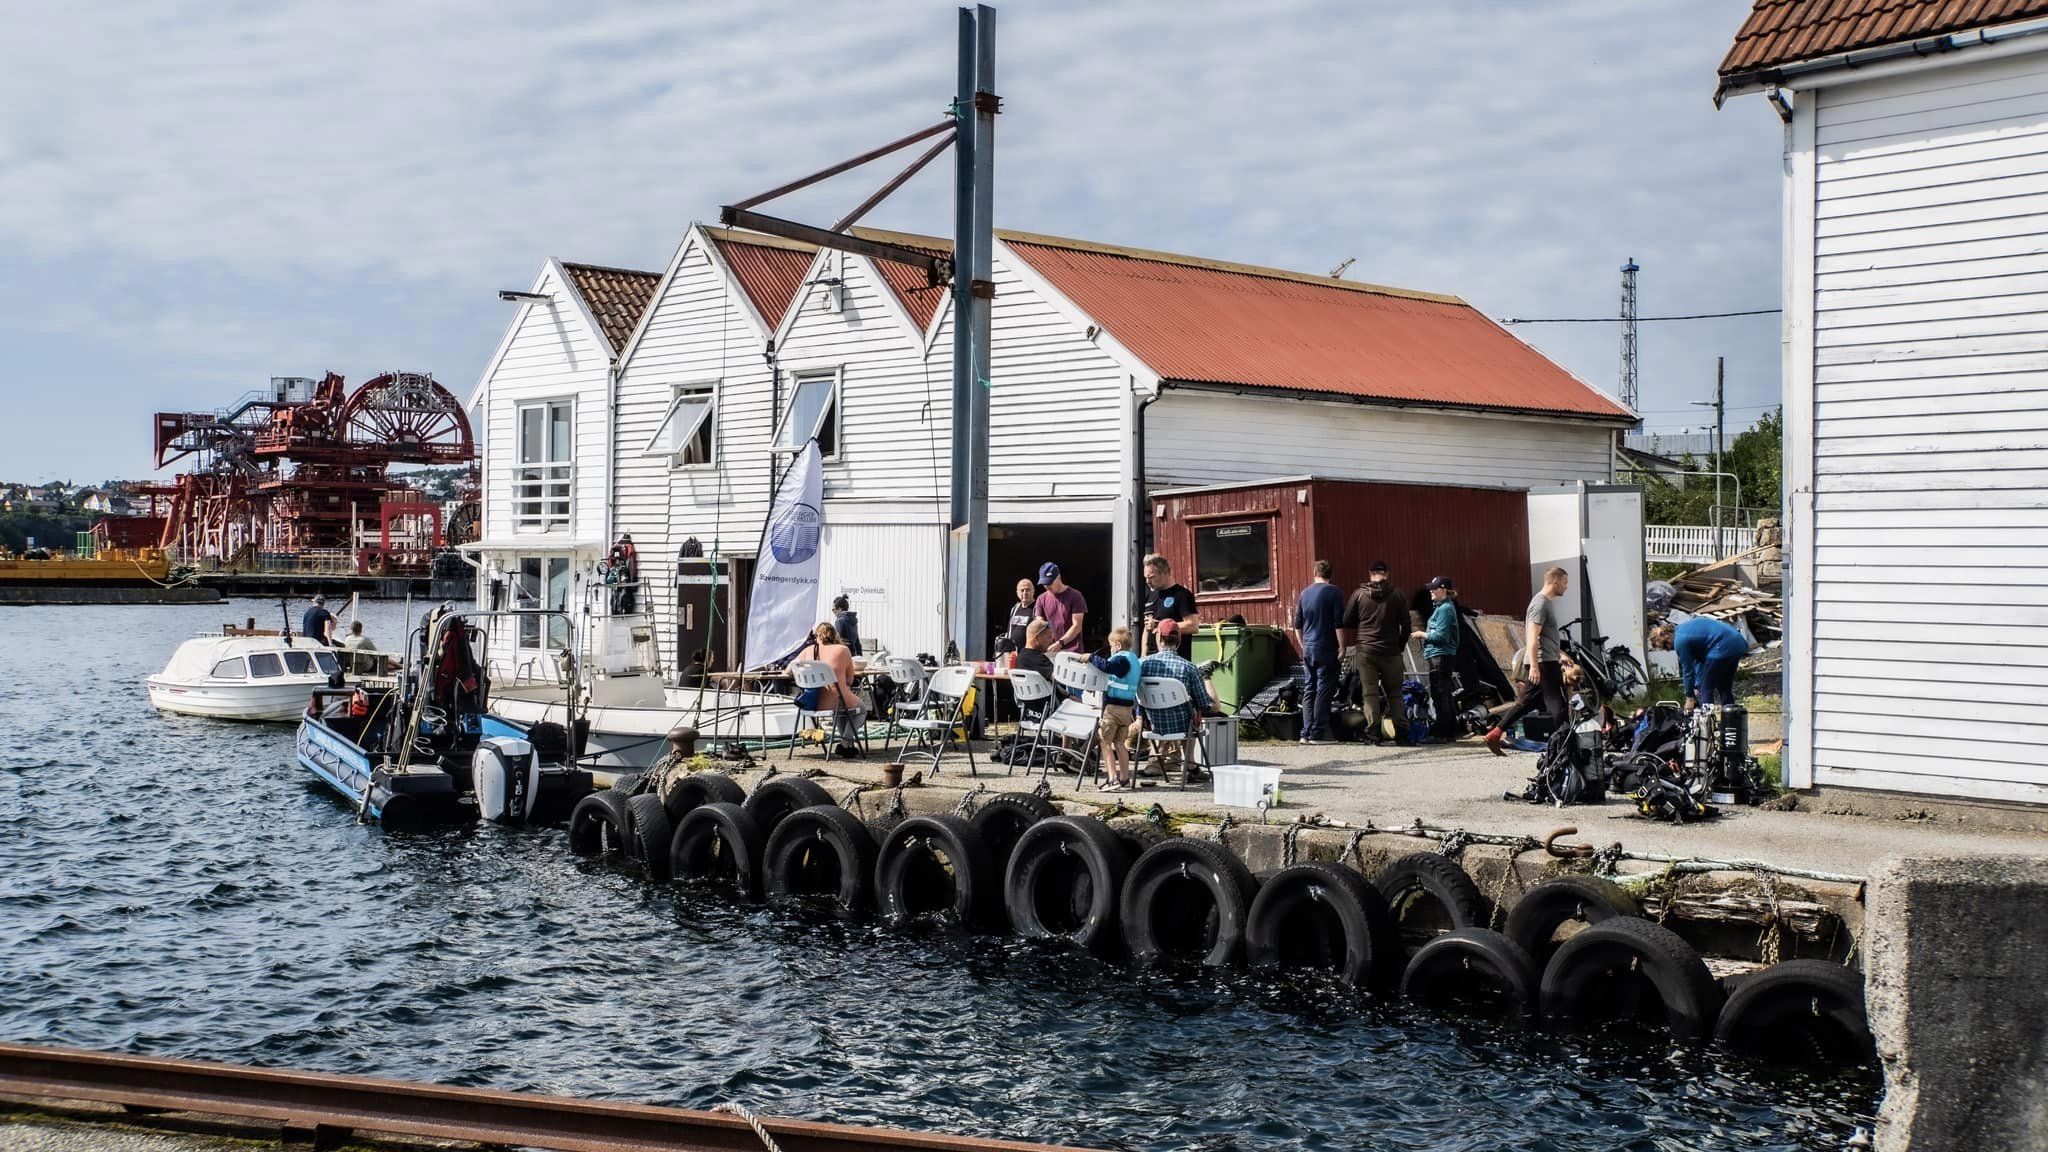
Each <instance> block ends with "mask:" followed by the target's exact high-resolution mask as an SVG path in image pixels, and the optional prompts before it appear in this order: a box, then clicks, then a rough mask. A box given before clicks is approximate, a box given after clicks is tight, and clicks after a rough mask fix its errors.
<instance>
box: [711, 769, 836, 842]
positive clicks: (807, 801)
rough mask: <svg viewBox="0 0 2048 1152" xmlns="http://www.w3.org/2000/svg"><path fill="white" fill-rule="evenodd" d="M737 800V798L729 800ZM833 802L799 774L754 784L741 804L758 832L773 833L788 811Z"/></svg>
mask: <svg viewBox="0 0 2048 1152" xmlns="http://www.w3.org/2000/svg"><path fill="white" fill-rule="evenodd" d="M732 803H739V801H732ZM830 803H832V797H831V795H830V794H829V793H827V792H826V791H825V790H824V789H823V788H821V787H819V786H818V785H817V784H815V783H813V782H811V781H809V780H806V779H804V778H803V777H801V776H771V777H769V778H768V779H766V780H763V781H761V782H760V783H759V784H756V785H754V791H753V792H752V794H750V795H749V796H748V797H747V799H746V802H745V803H744V804H742V805H741V807H743V808H745V809H746V810H747V815H749V816H752V817H753V818H754V823H755V824H758V825H760V827H761V835H763V836H771V837H772V836H774V835H775V826H776V825H777V824H780V823H782V821H783V820H784V819H785V818H787V817H788V816H789V815H790V813H792V812H796V811H798V810H799V809H803V808H815V807H817V806H818V805H820V804H830Z"/></svg>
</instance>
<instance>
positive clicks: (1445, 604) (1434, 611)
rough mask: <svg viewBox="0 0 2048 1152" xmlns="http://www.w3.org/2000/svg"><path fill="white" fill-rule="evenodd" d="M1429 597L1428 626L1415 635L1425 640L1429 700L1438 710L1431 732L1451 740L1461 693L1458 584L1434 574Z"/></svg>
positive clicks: (1454, 737) (1444, 739) (1424, 655)
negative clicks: (1457, 686)
mask: <svg viewBox="0 0 2048 1152" xmlns="http://www.w3.org/2000/svg"><path fill="white" fill-rule="evenodd" d="M1429 599H1430V602H1431V603H1432V604H1434V605H1435V607H1434V608H1431V609H1430V612H1429V623H1428V625H1426V626H1425V627H1424V628H1423V630H1422V631H1420V632H1417V633H1416V634H1415V639H1417V640H1420V641H1422V658H1423V659H1424V660H1427V661H1429V703H1430V707H1431V708H1432V709H1433V710H1434V711H1435V712H1436V723H1435V724H1434V725H1433V726H1432V727H1431V729H1430V735H1431V736H1434V737H1435V738H1437V739H1438V740H1442V741H1445V742H1449V741H1451V740H1455V739H1457V737H1458V731H1457V715H1458V705H1457V701H1456V695H1457V694H1456V692H1454V691H1453V689H1452V684H1451V673H1452V670H1453V669H1454V668H1455V667H1456V666H1457V663H1458V633H1459V631H1460V629H1459V626H1458V605H1457V602H1456V601H1457V587H1456V586H1455V585H1453V584H1452V583H1451V578H1450V577H1448V576H1434V577H1431V578H1430V581H1429Z"/></svg>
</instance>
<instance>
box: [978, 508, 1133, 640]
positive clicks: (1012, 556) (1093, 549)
mask: <svg viewBox="0 0 2048 1152" xmlns="http://www.w3.org/2000/svg"><path fill="white" fill-rule="evenodd" d="M1114 548H1115V543H1114V534H1113V533H1112V531H1111V528H1110V526H1109V525H1108V524H991V525H989V530H988V610H989V620H988V636H989V643H990V645H991V646H993V645H994V643H995V641H996V638H997V637H1000V636H1001V635H1002V634H1003V625H1004V623H1005V622H1006V621H1007V620H1008V619H1009V617H1010V605H1012V604H1014V603H1016V602H1017V581H1019V580H1031V581H1033V582H1036V581H1037V579H1038V567H1039V565H1041V564H1044V563H1047V562H1048V561H1050V562H1051V563H1054V564H1057V565H1059V566H1060V573H1061V575H1063V576H1064V577H1065V578H1066V581H1067V583H1069V584H1071V585H1073V586H1074V587H1075V588H1077V589H1079V590H1080V593H1081V596H1082V598H1083V599H1085V600H1087V601H1088V615H1087V618H1086V619H1085V620H1084V621H1083V623H1082V628H1083V630H1084V631H1083V633H1082V636H1083V638H1084V639H1085V641H1086V642H1087V644H1088V648H1089V650H1090V651H1093V650H1095V649H1097V648H1100V647H1101V646H1102V645H1103V644H1104V643H1105V642H1106V641H1107V640H1108V638H1109V619H1110V616H1111V614H1112V613H1113V612H1114V610H1115V607H1116V604H1117V602H1118V601H1117V599H1116V595H1117V592H1116V589H1114V588H1112V587H1111V586H1110V578H1111V573H1112V571H1113V565H1114V561H1115V559H1116V557H1115V553H1114Z"/></svg>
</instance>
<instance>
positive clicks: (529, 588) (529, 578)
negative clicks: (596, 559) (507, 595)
mask: <svg viewBox="0 0 2048 1152" xmlns="http://www.w3.org/2000/svg"><path fill="white" fill-rule="evenodd" d="M569 583H570V581H569V558H568V557H566V556H522V557H520V558H519V571H518V574H517V575H515V576H514V577H513V579H512V607H513V608H514V609H515V610H518V609H526V610H528V611H534V610H538V609H545V608H553V609H556V610H563V609H566V608H568V607H569ZM543 633H545V638H543ZM518 646H519V647H520V648H529V649H543V650H547V651H554V650H556V649H561V648H567V647H568V646H569V621H568V620H567V619H566V618H564V617H561V616H521V617H519V639H518Z"/></svg>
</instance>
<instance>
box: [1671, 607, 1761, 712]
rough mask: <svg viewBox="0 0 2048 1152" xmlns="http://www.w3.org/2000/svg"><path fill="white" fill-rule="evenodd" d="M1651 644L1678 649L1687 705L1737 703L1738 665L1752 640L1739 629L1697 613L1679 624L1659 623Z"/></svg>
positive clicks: (1690, 709) (1687, 709)
mask: <svg viewBox="0 0 2048 1152" xmlns="http://www.w3.org/2000/svg"><path fill="white" fill-rule="evenodd" d="M1650 647H1652V648H1664V649H1669V650H1671V651H1674V652H1676V653H1678V679H1679V682H1680V683H1681V684H1683V685H1684V687H1685V709H1686V711H1688V712H1690V711H1692V709H1693V706H1694V703H1695V702H1697V703H1700V704H1733V703H1735V666H1736V665H1737V664H1740V663H1742V658H1743V657H1744V656H1747V655H1749V641H1748V640H1746V639H1744V638H1743V635H1742V633H1741V631H1740V630H1738V629H1736V628H1734V627H1732V626H1730V625H1727V624H1723V623H1721V622H1720V621H1719V620H1716V619H1714V618H1713V617H1711V616H1695V617H1693V618H1692V619H1690V620H1687V621H1686V622H1685V623H1683V624H1680V625H1679V626H1678V627H1676V628H1673V627H1672V626H1671V625H1669V624H1660V625H1658V626H1657V628H1656V630H1655V631H1653V632H1651V633H1650Z"/></svg>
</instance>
